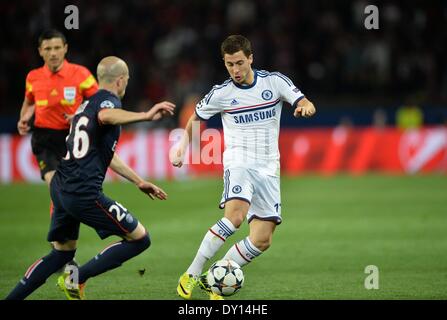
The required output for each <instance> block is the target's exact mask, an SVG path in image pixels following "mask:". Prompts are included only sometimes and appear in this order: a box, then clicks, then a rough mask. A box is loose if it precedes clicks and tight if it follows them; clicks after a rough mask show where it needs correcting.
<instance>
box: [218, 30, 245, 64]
mask: <svg viewBox="0 0 447 320" xmlns="http://www.w3.org/2000/svg"><path fill="white" fill-rule="evenodd" d="M241 50H242V52H244V54H245V56H246V57H247V58H248V57H249V56H250V55H251V54H252V50H251V43H250V41H249V40H248V39H247V38H245V37H244V36H241V35H239V34H235V35H231V36H229V37H227V38H226V39H225V40H224V41H223V42H222V45H221V46H220V53H221V54H222V58H223V57H224V56H225V54H234V53H236V52H238V51H241Z"/></svg>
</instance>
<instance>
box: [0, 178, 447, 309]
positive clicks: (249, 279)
mask: <svg viewBox="0 0 447 320" xmlns="http://www.w3.org/2000/svg"><path fill="white" fill-rule="evenodd" d="M159 185H160V186H162V187H163V188H164V189H165V190H166V191H167V192H168V193H169V199H168V201H165V202H162V201H152V200H150V199H149V198H147V197H145V195H144V194H142V193H140V192H139V191H138V190H137V189H136V188H135V187H134V186H133V185H130V184H127V183H111V184H106V185H105V188H104V191H105V193H106V194H108V195H109V196H110V197H112V198H113V199H115V200H117V201H118V202H120V203H122V204H123V205H124V206H126V207H127V208H128V209H129V210H130V211H131V212H132V213H133V214H134V215H135V216H136V217H137V218H138V219H139V220H140V221H141V222H142V223H143V224H144V225H145V226H146V227H147V228H148V230H149V232H150V234H151V238H152V246H151V247H150V248H149V250H147V251H146V252H144V253H143V254H142V255H140V256H138V257H136V258H134V259H132V260H131V261H128V262H127V263H125V264H124V265H123V266H122V267H120V268H118V269H115V270H113V271H111V272H108V273H106V274H103V275H100V276H98V277H96V278H93V279H90V280H89V282H88V283H87V289H86V294H87V298H89V299H119V300H121V299H163V300H164V299H179V298H178V297H177V296H176V285H177V280H178V277H179V276H180V274H181V273H182V272H184V271H185V270H186V268H187V267H188V265H189V263H190V262H191V260H192V258H193V257H194V255H195V253H196V250H197V248H198V246H199V243H200V241H201V239H202V237H203V235H204V234H205V232H206V230H207V228H208V227H210V226H211V225H212V224H214V223H215V222H216V220H217V219H219V218H220V217H221V216H222V214H223V212H222V210H220V209H218V208H217V203H218V201H219V200H220V195H221V192H222V181H221V180H220V179H206V180H193V181H180V182H179V181H175V182H174V181H172V182H164V181H161V182H159ZM281 188H282V216H283V223H282V224H281V225H280V226H278V227H277V229H276V232H275V234H274V237H273V245H272V247H271V248H270V249H269V250H268V251H266V252H265V253H264V254H263V255H262V256H261V257H260V258H258V259H257V260H255V261H254V262H253V263H251V264H250V265H247V266H246V267H245V268H244V272H245V286H244V288H242V290H241V291H240V292H239V293H238V294H237V295H235V296H233V297H230V298H229V299H447V178H446V176H436V175H430V176H411V177H402V176H375V175H370V176H363V177H350V176H336V177H332V178H324V177H319V176H303V177H296V178H284V177H283V178H282V181H281ZM0 195H1V197H0V198H1V201H0V219H1V223H0V252H1V256H0V298H3V297H5V296H6V295H7V293H8V292H9V290H11V289H12V288H13V286H15V284H16V283H17V281H18V280H19V279H20V278H21V277H22V276H23V274H24V272H25V271H26V269H27V268H28V266H29V265H30V264H31V263H33V262H34V261H35V260H37V259H38V258H40V257H41V256H43V255H45V254H46V253H47V252H48V251H49V245H48V243H46V240H45V239H46V233H47V230H48V223H49V213H48V208H49V196H48V190H47V188H46V186H45V185H43V184H41V185H26V184H15V185H8V186H6V185H3V186H0ZM247 232H248V226H247V224H246V223H244V224H243V226H242V227H241V228H240V230H239V231H238V232H237V233H236V234H235V235H234V236H233V237H232V238H230V239H229V240H228V241H227V243H226V244H225V246H224V247H223V248H222V249H221V251H219V252H218V254H217V256H216V258H220V257H222V256H223V255H224V254H225V252H226V250H227V249H228V248H229V246H230V245H232V244H233V243H234V242H235V241H236V240H240V239H242V238H243V237H245V236H246V235H247ZM114 240H115V239H113V238H109V239H106V240H105V241H101V240H100V239H99V238H98V237H97V235H96V233H95V232H94V231H93V230H91V229H89V228H88V227H86V226H82V227H81V233H80V240H79V243H78V251H77V255H76V257H77V260H78V262H80V263H84V262H86V261H87V260H88V259H90V258H91V257H92V256H94V255H95V254H96V253H98V252H99V251H101V250H102V249H103V248H104V247H106V246H107V244H109V243H110V242H112V241H114ZM210 263H211V262H210ZM210 263H209V264H210ZM209 264H208V265H207V266H209ZM368 265H375V266H377V267H378V269H379V289H378V290H367V289H365V287H364V281H365V278H366V277H367V274H365V267H366V266H368ZM139 269H145V270H146V272H145V273H144V275H143V276H141V275H140V274H139V272H138V270H139ZM55 283H56V276H52V277H51V278H49V279H48V281H47V282H46V284H44V285H43V286H42V287H41V288H39V289H38V290H37V291H36V292H34V293H33V294H32V295H31V296H30V297H29V299H64V296H63V295H62V294H61V293H60V292H59V291H58V290H57V289H56V286H55ZM197 291H199V290H197ZM195 297H196V299H206V297H205V296H204V295H203V294H201V293H196V295H195Z"/></svg>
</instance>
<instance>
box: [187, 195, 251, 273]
mask: <svg viewBox="0 0 447 320" xmlns="http://www.w3.org/2000/svg"><path fill="white" fill-rule="evenodd" d="M249 206H250V205H249V203H248V202H247V201H244V200H239V199H233V200H229V201H228V202H226V203H225V213H224V217H223V218H222V219H220V220H219V221H217V222H216V224H214V225H213V226H211V227H210V228H209V229H208V232H207V233H206V234H205V236H204V238H203V240H202V242H201V244H200V246H199V249H198V251H197V254H196V256H195V258H194V260H193V261H192V263H191V265H190V266H189V268H188V269H187V270H186V273H188V274H190V275H192V276H199V275H200V274H201V273H202V270H203V266H204V265H205V263H206V262H207V261H208V260H209V259H211V258H212V257H214V255H215V254H216V253H217V251H219V249H220V248H221V247H222V246H223V244H224V243H225V241H226V240H227V238H228V237H230V236H231V235H233V234H234V232H235V231H236V230H237V229H238V228H239V226H240V225H241V224H242V222H243V221H244V219H245V216H246V215H247V212H248V208H249Z"/></svg>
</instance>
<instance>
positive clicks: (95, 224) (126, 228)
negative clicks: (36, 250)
mask: <svg viewBox="0 0 447 320" xmlns="http://www.w3.org/2000/svg"><path fill="white" fill-rule="evenodd" d="M56 180H57V179H52V181H51V186H50V194H51V200H52V201H53V210H52V215H51V223H50V231H49V232H48V237H47V240H48V241H50V242H51V241H58V242H65V241H67V240H77V239H78V237H79V226H80V224H81V223H83V224H86V225H88V226H90V227H92V228H93V229H95V230H96V232H97V233H98V235H99V237H100V238H101V239H104V238H107V237H108V236H111V235H117V236H124V235H125V234H127V233H131V232H132V231H134V230H135V228H136V227H137V225H138V220H137V219H136V218H135V217H134V216H133V215H132V214H131V213H130V212H129V211H128V210H127V209H126V208H124V207H123V206H122V205H121V204H120V203H118V202H116V201H114V200H112V199H110V198H108V197H107V196H105V195H104V194H103V193H102V192H99V193H98V195H97V196H95V197H82V196H80V195H72V194H67V193H64V192H63V191H61V190H60V189H59V187H58V183H57V181H56Z"/></svg>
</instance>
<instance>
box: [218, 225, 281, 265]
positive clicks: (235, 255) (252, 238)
mask: <svg viewBox="0 0 447 320" xmlns="http://www.w3.org/2000/svg"><path fill="white" fill-rule="evenodd" d="M249 226H250V235H249V236H248V237H246V238H245V239H243V240H241V241H239V242H238V243H236V244H234V245H233V246H232V247H231V248H230V249H229V250H228V252H227V253H226V254H225V256H224V259H229V260H233V261H235V262H236V263H237V264H239V265H240V266H241V267H243V266H245V265H246V264H248V263H250V262H251V261H253V259H255V258H256V257H259V256H260V255H261V254H262V253H263V252H264V251H266V250H267V249H268V248H269V247H270V245H271V243H272V236H273V232H274V231H275V228H276V223H275V222H273V221H263V220H258V219H253V220H252V221H251V222H250V224H249Z"/></svg>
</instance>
